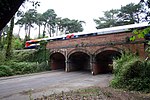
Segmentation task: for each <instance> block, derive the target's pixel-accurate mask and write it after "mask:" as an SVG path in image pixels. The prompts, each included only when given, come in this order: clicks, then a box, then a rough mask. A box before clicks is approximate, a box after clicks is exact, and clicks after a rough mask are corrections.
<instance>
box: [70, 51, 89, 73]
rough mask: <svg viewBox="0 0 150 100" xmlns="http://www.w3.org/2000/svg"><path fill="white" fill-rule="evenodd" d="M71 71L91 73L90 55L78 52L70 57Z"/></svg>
mask: <svg viewBox="0 0 150 100" xmlns="http://www.w3.org/2000/svg"><path fill="white" fill-rule="evenodd" d="M68 60H69V69H70V71H91V68H90V55H88V54H87V53H85V52H82V51H76V52H73V53H71V54H70V55H69V58H68Z"/></svg>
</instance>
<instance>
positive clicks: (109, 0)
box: [36, 0, 140, 31]
mask: <svg viewBox="0 0 150 100" xmlns="http://www.w3.org/2000/svg"><path fill="white" fill-rule="evenodd" d="M36 1H39V2H40V7H38V8H37V10H38V12H40V13H43V12H45V11H46V10H47V9H54V10H55V12H56V14H57V15H58V17H62V18H66V17H67V18H70V19H78V20H82V21H85V22H86V25H85V26H84V31H92V30H95V26H96V25H95V23H94V21H93V19H96V18H98V17H100V16H102V15H103V11H106V10H110V9H118V8H120V7H121V5H122V6H124V5H126V4H129V3H131V2H132V3H138V2H139V1H140V0H36Z"/></svg>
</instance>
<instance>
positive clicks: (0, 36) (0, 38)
mask: <svg viewBox="0 0 150 100" xmlns="http://www.w3.org/2000/svg"><path fill="white" fill-rule="evenodd" d="M0 49H2V30H1V31H0Z"/></svg>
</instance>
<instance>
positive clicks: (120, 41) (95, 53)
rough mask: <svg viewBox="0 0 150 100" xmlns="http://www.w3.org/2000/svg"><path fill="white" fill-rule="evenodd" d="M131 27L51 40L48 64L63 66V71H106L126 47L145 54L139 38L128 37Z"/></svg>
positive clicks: (95, 72) (53, 68)
mask: <svg viewBox="0 0 150 100" xmlns="http://www.w3.org/2000/svg"><path fill="white" fill-rule="evenodd" d="M132 35H133V33H132V31H131V30H121V31H118V30H117V31H101V33H98V32H96V33H93V34H92V33H91V34H90V35H81V36H80V37H78V38H70V39H65V40H57V41H51V42H48V44H47V49H49V50H50V60H49V64H50V66H51V69H52V70H56V69H64V71H66V72H71V71H77V70H87V71H90V72H91V73H92V74H99V73H107V72H112V70H113V66H112V63H113V61H112V60H113V58H114V57H119V56H120V55H121V53H122V52H124V51H126V50H130V51H132V52H133V53H137V52H138V53H139V55H140V56H141V57H143V58H144V57H145V56H146V53H145V44H144V42H143V41H142V39H138V40H136V41H129V37H131V36H132Z"/></svg>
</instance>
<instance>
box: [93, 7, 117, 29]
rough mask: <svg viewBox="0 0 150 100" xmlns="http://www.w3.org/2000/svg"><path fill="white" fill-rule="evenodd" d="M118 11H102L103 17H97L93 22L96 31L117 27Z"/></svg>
mask: <svg viewBox="0 0 150 100" xmlns="http://www.w3.org/2000/svg"><path fill="white" fill-rule="evenodd" d="M118 13H119V10H117V9H112V10H109V11H104V17H99V19H94V22H95V23H96V24H97V27H96V28H97V29H101V28H106V27H113V26H118V24H117V20H118V17H117V15H118Z"/></svg>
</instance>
